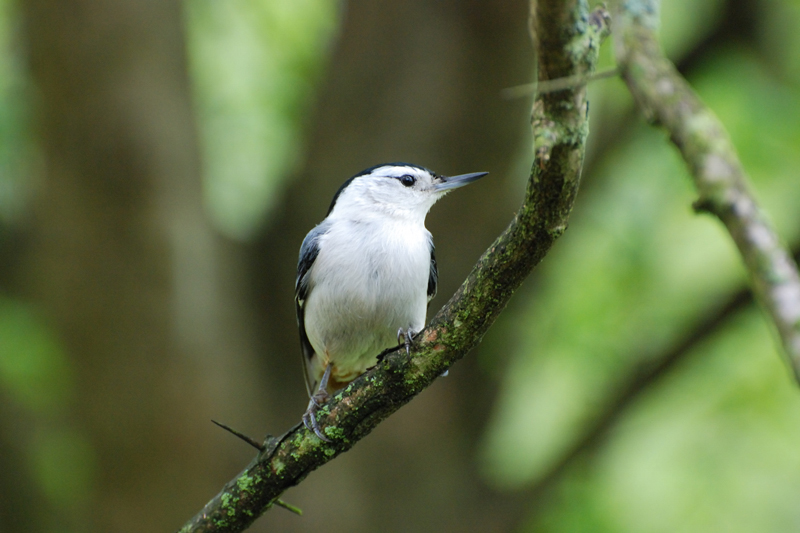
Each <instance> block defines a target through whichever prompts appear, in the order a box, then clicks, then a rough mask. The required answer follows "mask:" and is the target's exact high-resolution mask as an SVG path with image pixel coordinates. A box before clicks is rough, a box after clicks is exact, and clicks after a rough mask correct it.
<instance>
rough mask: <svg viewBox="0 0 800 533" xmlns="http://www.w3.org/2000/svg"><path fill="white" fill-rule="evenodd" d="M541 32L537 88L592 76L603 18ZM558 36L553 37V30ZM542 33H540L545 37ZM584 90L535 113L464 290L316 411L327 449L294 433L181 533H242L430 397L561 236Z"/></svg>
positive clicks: (550, 19)
mask: <svg viewBox="0 0 800 533" xmlns="http://www.w3.org/2000/svg"><path fill="white" fill-rule="evenodd" d="M531 10H532V13H531V16H532V20H533V21H538V25H537V28H540V29H542V30H541V31H539V33H538V35H540V36H546V38H545V39H542V38H538V39H537V42H536V45H537V51H538V55H539V64H540V65H545V66H547V67H548V68H546V69H540V79H550V78H556V77H564V76H574V75H580V76H583V75H587V74H590V73H591V72H592V71H593V69H594V66H595V63H596V60H597V52H598V49H599V46H600V42H601V40H602V39H603V38H605V37H606V36H607V35H608V14H607V13H606V11H605V10H604V9H602V8H598V9H596V10H595V11H594V12H591V13H590V12H589V10H588V7H587V3H586V1H585V0H572V1H564V0H550V1H547V2H541V3H540V4H537V3H536V2H532V3H531ZM555 27H560V28H561V30H560V31H557V32H555V31H553V28H555ZM544 28H546V30H544ZM587 110H588V104H587V101H586V91H585V87H584V86H580V87H576V88H571V89H568V90H564V91H560V92H558V93H552V94H547V95H543V96H542V97H541V98H540V99H538V100H537V101H536V104H535V105H534V108H533V115H532V124H533V128H534V137H535V139H536V141H535V143H536V145H535V148H536V161H535V162H534V164H533V167H532V170H531V175H530V179H529V181H528V186H527V190H526V194H525V199H524V201H523V204H522V206H521V207H520V209H519V211H518V212H517V214H516V216H515V217H514V219H513V220H512V221H511V224H510V225H509V226H508V228H507V229H506V230H505V231H504V232H503V233H502V234H501V235H500V236H499V237H498V238H497V240H496V241H495V242H494V243H493V244H492V245H491V246H490V248H489V249H488V250H487V251H486V252H484V254H483V256H482V257H481V258H480V259H479V260H478V263H477V264H476V265H475V267H474V268H473V270H472V272H471V273H470V274H469V276H468V277H467V279H466V281H464V283H463V284H462V286H461V287H460V288H459V289H458V291H457V292H456V293H455V295H454V296H453V297H452V298H451V299H450V301H449V302H448V303H447V304H446V305H445V306H444V307H443V308H442V309H441V311H439V312H438V313H437V314H436V316H435V317H434V318H433V320H432V321H431V324H430V325H429V326H428V328H427V329H425V330H424V331H423V332H422V333H421V334H420V335H419V336H418V337H417V341H416V342H415V344H414V346H413V347H412V350H411V354H410V356H407V355H406V353H405V350H398V351H394V352H391V353H389V354H388V355H386V356H385V357H384V358H383V359H382V360H381V362H380V363H379V364H378V365H377V366H376V367H374V368H373V369H371V370H369V371H368V372H366V373H365V374H364V375H362V376H360V377H359V378H358V379H356V380H355V381H353V382H352V383H350V384H349V385H348V386H347V387H346V388H344V389H343V390H340V391H338V392H337V393H336V394H335V395H334V396H333V398H332V399H331V400H330V401H329V402H328V403H327V404H326V405H325V406H324V407H323V408H322V409H321V410H320V411H319V417H320V421H321V425H322V427H323V428H324V432H325V434H326V435H327V436H328V437H329V438H330V439H331V442H330V443H326V442H323V441H321V440H320V439H318V438H317V437H316V436H315V435H314V434H313V433H311V432H309V431H308V430H306V428H305V427H303V426H302V425H301V424H298V425H297V426H295V427H294V428H293V429H292V430H290V431H289V432H288V433H286V434H285V435H283V436H282V437H280V438H274V437H270V438H268V439H267V441H266V442H265V443H264V449H263V450H262V451H261V452H260V453H259V454H258V455H257V456H256V457H255V458H254V459H253V460H252V461H251V463H250V464H249V465H248V466H247V468H245V470H244V471H242V472H241V473H240V474H239V475H238V476H237V477H236V478H235V479H233V480H232V481H230V482H229V483H228V484H226V485H225V487H224V488H223V489H222V491H221V492H220V493H219V494H218V495H217V496H216V497H214V499H212V500H211V501H210V502H209V503H208V504H207V505H206V506H205V507H204V508H203V510H202V511H200V512H199V513H198V514H197V515H196V516H195V517H194V518H192V519H191V520H190V521H189V522H188V523H187V524H186V525H185V526H184V527H183V528H182V529H181V530H180V531H181V533H189V532H235V531H242V530H244V529H246V528H247V527H248V526H249V525H250V524H252V522H253V521H254V520H255V519H256V518H258V517H259V516H260V515H261V514H263V513H264V512H265V511H266V510H267V509H269V508H270V507H271V506H272V505H273V504H275V503H276V502H277V499H278V497H279V496H280V495H281V494H282V493H283V492H284V491H285V490H286V489H288V488H290V487H292V486H294V485H297V484H298V483H300V482H301V481H302V480H303V479H304V478H305V477H306V476H307V475H308V474H309V473H310V472H311V471H312V470H314V469H316V468H318V467H320V466H322V465H323V464H325V463H327V462H328V461H330V460H331V459H333V458H334V457H336V456H337V455H339V454H340V453H342V452H345V451H347V450H349V449H350V448H351V447H352V446H353V445H354V444H355V443H356V442H357V441H358V440H359V439H361V438H363V437H364V436H366V435H367V434H368V433H369V432H370V431H372V429H373V428H374V427H375V426H376V425H377V424H378V423H380V422H381V421H382V420H383V419H385V418H386V417H388V416H389V415H390V414H392V413H394V412H395V411H397V410H398V409H399V408H400V407H401V406H403V405H405V404H406V403H407V402H408V401H410V400H411V398H413V397H414V396H416V395H417V394H418V393H419V392H421V391H422V390H423V389H425V388H426V387H428V386H429V385H430V384H431V383H433V381H434V380H435V379H436V378H437V377H439V376H440V375H441V374H442V373H443V372H444V371H445V370H447V369H448V368H449V367H450V365H452V364H453V363H454V362H456V361H457V360H459V359H461V358H462V357H464V355H466V353H467V352H469V351H470V350H471V349H472V348H473V347H474V346H475V345H477V344H478V342H480V339H481V337H483V335H484V334H485V333H486V331H487V330H488V328H489V327H490V326H491V324H492V323H493V322H494V321H495V319H496V318H497V316H498V315H499V314H500V312H501V311H502V310H503V309H504V308H505V306H506V304H507V303H508V301H509V299H510V298H511V295H512V294H513V293H514V291H515V290H516V289H517V288H518V287H519V286H520V284H521V283H522V281H523V280H524V279H525V278H526V277H527V276H528V274H529V273H530V272H531V270H532V269H533V267H534V266H536V265H537V264H538V263H539V262H540V261H541V260H542V258H543V257H544V256H545V254H546V253H547V252H548V250H549V249H550V247H551V246H552V245H553V243H554V241H555V240H556V239H557V238H558V237H559V236H560V235H561V234H562V233H563V232H564V230H565V229H566V227H567V219H568V217H569V214H570V211H571V210H572V204H573V202H574V199H575V195H576V194H577V191H578V184H579V181H580V174H581V166H582V164H583V155H584V146H585V141H586V135H587V133H588V123H587Z"/></svg>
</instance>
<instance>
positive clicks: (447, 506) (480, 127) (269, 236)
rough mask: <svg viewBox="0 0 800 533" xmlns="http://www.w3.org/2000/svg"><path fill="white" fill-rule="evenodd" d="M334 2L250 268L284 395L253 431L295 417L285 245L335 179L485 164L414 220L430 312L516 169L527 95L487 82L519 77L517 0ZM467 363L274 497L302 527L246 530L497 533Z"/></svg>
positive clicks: (527, 64) (523, 69)
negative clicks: (324, 70) (276, 417)
mask: <svg viewBox="0 0 800 533" xmlns="http://www.w3.org/2000/svg"><path fill="white" fill-rule="evenodd" d="M346 6H347V12H346V14H345V20H344V26H343V28H342V33H341V38H340V41H339V42H338V43H337V49H336V52H335V55H334V57H333V59H332V61H331V63H330V65H329V68H328V75H327V79H326V82H325V83H324V84H323V86H322V87H321V90H320V97H319V101H318V102H317V106H316V113H315V114H314V116H313V117H312V122H311V124H313V125H312V127H311V129H310V132H309V144H308V151H307V156H306V162H305V165H304V167H303V168H302V170H301V172H300V173H299V175H298V176H297V178H296V179H295V180H293V181H292V183H291V185H290V187H289V188H288V189H287V190H286V191H285V194H284V198H283V199H282V200H281V201H279V202H277V203H276V204H277V205H278V206H279V208H278V211H277V212H276V213H275V214H274V218H273V220H272V224H271V226H270V227H269V230H268V232H267V233H266V234H265V235H264V237H263V239H262V241H261V243H260V246H259V248H258V249H257V250H256V255H255V257H254V261H253V265H254V276H255V278H256V280H257V281H256V282H257V283H260V289H259V290H258V291H257V295H258V297H259V300H258V304H259V306H260V308H261V309H262V311H263V314H264V318H263V322H264V333H265V340H264V344H265V346H267V349H268V351H269V353H270V357H271V360H270V368H269V372H270V373H269V376H268V379H269V380H270V381H271V387H270V389H271V393H272V395H273V396H272V399H273V403H278V401H279V400H280V399H283V401H284V406H283V407H282V408H281V412H280V415H281V417H282V418H281V420H280V426H279V427H274V428H268V429H270V430H272V431H273V432H279V431H282V430H284V429H286V428H287V427H288V426H289V425H290V424H292V423H294V422H296V421H297V420H299V416H300V414H301V413H302V411H303V409H304V407H305V402H306V401H307V400H306V399H305V387H304V385H303V379H302V372H301V363H300V347H299V342H298V338H297V332H296V326H295V318H294V306H293V290H294V276H295V266H296V260H297V253H298V250H299V247H300V243H301V241H302V239H303V236H304V235H305V233H306V232H307V231H308V230H310V229H311V228H312V227H313V226H314V224H316V223H318V222H319V221H320V220H321V219H322V218H323V217H324V216H325V213H326V210H327V206H328V204H329V202H330V199H331V196H332V195H333V193H334V191H335V190H336V189H337V188H338V186H339V185H340V184H341V183H342V182H343V181H344V180H345V178H347V177H349V176H350V175H352V174H354V173H355V172H357V171H359V170H361V169H363V168H365V167H368V166H371V165H373V164H376V163H381V162H391V161H408V162H412V163H416V164H420V165H424V166H428V167H430V168H431V169H433V170H435V171H436V172H439V173H442V174H450V175H453V174H459V173H465V172H472V171H481V170H486V171H489V172H491V175H490V176H489V177H488V178H485V179H484V180H482V181H481V182H479V183H478V184H476V185H474V186H470V187H467V188H465V189H461V190H458V191H456V192H454V193H453V194H452V195H450V196H448V197H447V198H445V199H444V200H442V201H441V202H440V203H439V204H438V205H436V206H434V208H433V209H432V212H431V215H430V216H429V217H428V224H427V225H428V228H429V229H430V230H431V232H432V233H433V235H434V239H435V241H436V244H437V256H438V260H439V268H440V286H439V295H440V296H439V297H438V298H437V299H436V300H434V302H433V304H432V305H431V310H430V311H429V317H430V316H432V315H433V313H434V312H435V310H436V309H437V308H438V307H440V306H441V305H442V304H443V303H444V302H445V301H446V300H447V299H448V298H449V297H450V296H451V295H452V293H453V291H454V290H455V288H456V287H457V286H458V284H460V283H461V281H462V280H463V279H464V278H465V276H466V274H467V273H468V272H469V269H470V268H471V266H472V265H473V264H474V262H475V260H476V259H477V258H478V256H479V255H480V253H481V252H482V251H483V250H484V249H485V248H486V246H487V245H488V244H489V243H490V242H491V241H492V240H493V239H494V238H495V237H496V236H497V235H498V234H499V233H500V231H502V229H503V228H504V227H505V225H506V224H507V223H508V221H509V219H510V216H511V215H512V214H513V212H514V210H515V209H516V207H517V206H518V202H519V198H520V196H519V194H517V193H518V192H519V191H520V189H521V186H522V184H523V183H524V180H525V178H526V176H527V172H528V170H527V167H528V166H529V164H530V162H529V161H530V158H529V157H525V158H524V161H525V162H524V165H523V166H521V167H520V170H519V172H515V170H517V169H515V167H514V165H515V161H517V160H518V159H519V158H520V156H525V155H526V152H525V146H524V143H523V138H524V135H525V132H527V131H529V124H528V121H527V117H528V115H529V113H528V107H529V105H530V104H529V102H528V101H525V100H517V101H514V102H508V101H504V100H502V99H501V98H500V90H501V89H503V88H504V87H508V86H511V85H515V84H519V83H523V82H525V81H527V80H529V79H530V77H531V74H532V67H531V66H532V58H533V52H532V49H531V46H530V40H529V36H528V33H527V10H528V5H527V2H523V1H519V2H506V1H500V0H496V1H490V2H479V1H463V0H451V1H444V2H426V1H422V0H414V1H408V2H389V1H379V2H376V1H373V0H369V1H368V0H357V1H351V2H348V3H347V4H346ZM517 185H519V187H517ZM490 356H491V357H494V355H490ZM477 357H478V354H475V353H474V354H472V355H470V356H469V357H467V358H466V359H465V360H464V361H463V362H461V363H459V364H458V365H457V366H456V367H455V368H454V370H453V372H451V373H450V377H448V378H446V379H443V380H442V381H441V382H440V383H439V384H437V385H435V386H433V387H431V388H430V389H428V390H427V391H426V392H425V393H423V394H422V395H421V396H420V397H419V398H418V399H415V400H414V401H413V402H412V403H411V404H410V405H409V406H407V407H406V408H404V409H403V410H401V411H400V412H398V413H397V414H396V415H395V416H394V417H392V419H390V420H389V421H387V422H386V423H384V424H382V425H381V426H380V427H379V428H378V429H377V430H376V431H375V433H374V434H372V435H370V436H369V438H367V439H366V440H365V441H364V443H360V444H359V445H358V446H357V447H356V448H355V449H354V450H353V451H352V452H350V453H347V454H344V455H343V456H341V457H339V458H338V459H337V460H336V461H334V462H333V463H331V464H329V465H326V467H325V468H323V469H322V470H321V471H320V472H317V473H315V474H314V475H312V476H311V478H310V479H308V480H307V481H306V482H304V483H303V484H302V485H301V486H300V487H299V488H298V489H296V490H295V491H290V492H289V493H287V495H286V499H287V500H288V501H290V502H291V503H294V504H298V505H300V506H301V507H302V508H304V510H305V511H306V515H305V516H304V518H303V520H302V521H298V520H297V519H296V517H293V516H290V515H288V513H282V512H274V511H273V512H270V513H268V514H267V516H266V517H265V518H263V519H262V521H261V522H257V523H256V526H255V528H256V529H259V528H263V530H267V529H270V528H274V529H275V530H278V529H279V530H281V531H300V530H303V531H311V530H317V531H320V530H326V531H343V530H348V531H379V530H380V531H445V530H449V531H490V530H497V529H498V528H500V529H502V524H503V522H504V517H503V513H502V506H498V500H493V499H492V498H491V496H490V495H489V494H488V491H486V490H484V489H483V487H481V485H480V482H479V476H478V474H477V472H475V470H474V466H475V457H474V453H475V451H474V449H473V445H474V443H475V441H476V437H477V429H478V428H479V427H480V425H481V422H482V421H483V419H484V417H485V414H486V411H487V408H488V407H489V402H488V401H487V398H486V397H487V395H488V394H487V379H486V377H485V376H482V375H481V374H480V373H479V372H478V368H477V366H478V365H477Z"/></svg>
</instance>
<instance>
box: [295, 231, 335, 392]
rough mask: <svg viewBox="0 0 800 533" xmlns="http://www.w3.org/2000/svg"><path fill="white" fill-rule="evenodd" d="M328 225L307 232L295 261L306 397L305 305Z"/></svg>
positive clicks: (310, 388)
mask: <svg viewBox="0 0 800 533" xmlns="http://www.w3.org/2000/svg"><path fill="white" fill-rule="evenodd" d="M329 227H330V225H329V224H325V222H324V221H323V223H322V224H320V225H319V226H317V227H315V228H314V229H312V230H311V231H309V232H308V235H306V238H305V239H303V244H302V246H300V257H299V259H298V260H297V279H296V280H295V284H294V305H295V311H296V312H297V327H298V329H299V330H300V346H301V348H302V349H303V370H304V372H303V374H304V376H305V381H306V388H307V389H308V395H309V396H311V394H313V388H314V384H313V383H311V376H310V375H309V373H308V363H309V361H311V358H312V357H314V348H313V347H312V346H311V342H310V341H309V340H308V335H307V334H306V324H305V303H306V298H307V297H308V294H309V292H311V290H312V287H311V279H310V278H311V275H310V273H311V267H312V266H313V265H314V261H316V259H317V256H318V255H319V239H320V237H322V236H323V235H325V234H326V233H327V232H328V229H329Z"/></svg>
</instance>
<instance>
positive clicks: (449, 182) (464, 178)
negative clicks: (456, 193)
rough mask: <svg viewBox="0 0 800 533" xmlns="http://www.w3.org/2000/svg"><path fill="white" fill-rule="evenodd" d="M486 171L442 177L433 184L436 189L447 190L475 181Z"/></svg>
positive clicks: (485, 173)
mask: <svg viewBox="0 0 800 533" xmlns="http://www.w3.org/2000/svg"><path fill="white" fill-rule="evenodd" d="M487 174H488V172H473V173H472V174H461V175H460V176H451V177H449V178H445V177H442V181H441V182H440V183H437V184H436V185H434V186H433V188H434V190H436V191H448V190H450V189H457V188H459V187H463V186H464V185H467V184H468V183H472V182H473V181H477V180H479V179H481V178H482V177H484V176H485V175H487Z"/></svg>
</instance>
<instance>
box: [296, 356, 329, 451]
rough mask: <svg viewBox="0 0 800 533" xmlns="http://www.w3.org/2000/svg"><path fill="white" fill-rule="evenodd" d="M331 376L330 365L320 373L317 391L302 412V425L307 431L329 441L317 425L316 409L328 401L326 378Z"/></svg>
mask: <svg viewBox="0 0 800 533" xmlns="http://www.w3.org/2000/svg"><path fill="white" fill-rule="evenodd" d="M330 377H331V366H330V365H328V367H327V368H326V369H325V373H324V374H323V375H322V379H321V380H320V382H319V387H318V388H317V392H315V393H314V395H313V396H311V399H310V400H309V402H308V408H306V412H305V413H303V425H304V426H305V427H306V428H308V429H309V431H313V432H314V434H315V435H316V436H317V437H319V438H320V440H323V441H325V442H331V440H330V439H329V438H328V437H326V436H325V434H324V433H322V429H320V427H319V421H317V411H319V409H320V408H321V407H322V406H323V405H324V404H325V402H326V401H328V398H330V395H329V394H328V379H329V378H330Z"/></svg>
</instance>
